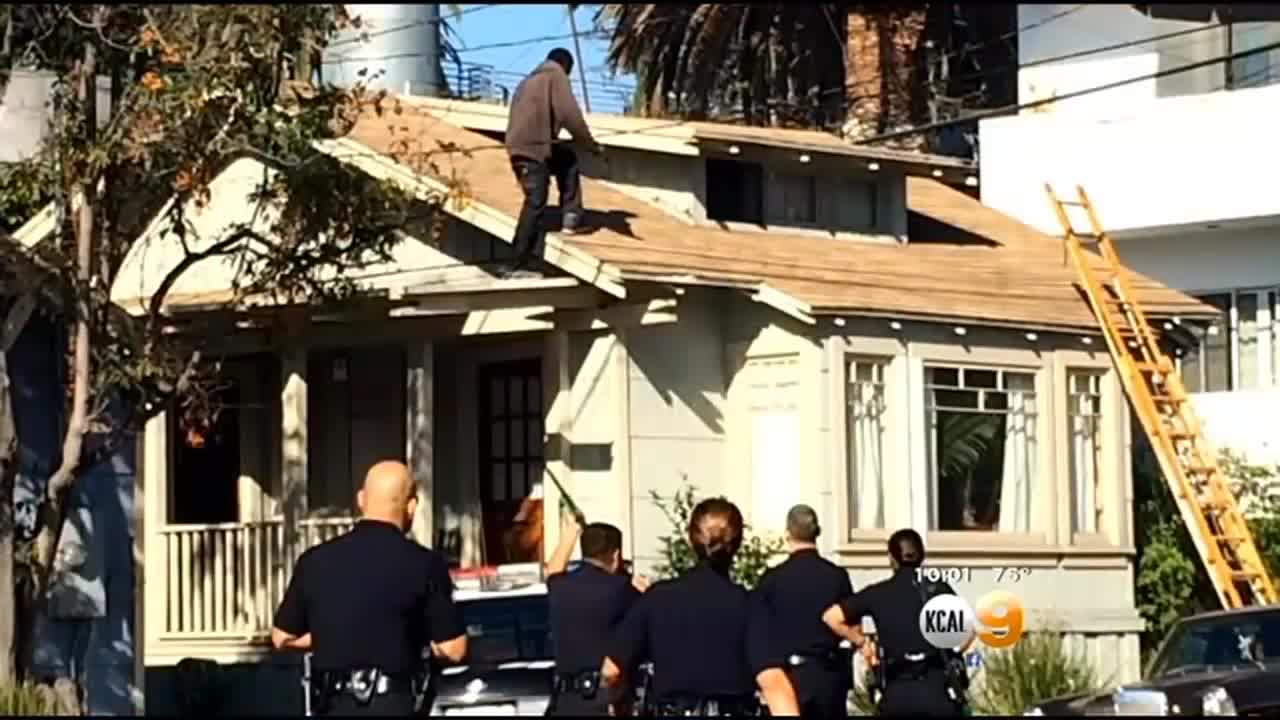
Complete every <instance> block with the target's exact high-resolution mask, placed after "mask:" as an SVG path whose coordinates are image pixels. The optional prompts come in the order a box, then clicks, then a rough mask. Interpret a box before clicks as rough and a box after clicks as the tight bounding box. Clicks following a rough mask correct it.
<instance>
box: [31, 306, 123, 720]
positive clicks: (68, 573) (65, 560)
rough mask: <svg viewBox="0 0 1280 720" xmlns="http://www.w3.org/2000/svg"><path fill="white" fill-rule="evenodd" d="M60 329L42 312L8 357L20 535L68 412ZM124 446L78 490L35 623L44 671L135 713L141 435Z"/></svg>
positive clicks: (37, 667) (105, 708)
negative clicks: (44, 608) (44, 611)
mask: <svg viewBox="0 0 1280 720" xmlns="http://www.w3.org/2000/svg"><path fill="white" fill-rule="evenodd" d="M59 335H60V333H59V332H58V330H57V328H56V327H55V326H54V325H53V323H52V322H51V321H50V320H49V319H48V318H47V317H45V316H43V315H40V314H37V315H35V316H33V317H32V318H31V320H30V322H29V323H28V324H27V326H26V328H24V329H23V332H22V334H21V335H20V336H19V339H18V341H17V343H16V344H15V345H14V347H13V348H12V349H11V350H10V353H9V358H8V360H9V369H10V373H11V379H12V382H13V390H14V393H13V401H14V408H13V410H14V423H15V425H16V426H17V431H18V437H19V440H20V443H21V445H20V449H19V454H20V456H19V470H18V477H17V479H16V483H15V489H14V498H13V502H14V504H15V518H16V520H17V525H18V527H17V528H16V530H17V535H18V537H17V540H18V543H19V544H20V545H21V544H22V543H24V542H30V540H31V539H33V538H34V537H35V535H36V533H37V532H38V530H39V527H38V525H37V522H38V518H39V513H38V512H37V510H38V505H37V503H38V498H41V497H43V495H44V486H45V482H46V481H47V479H48V477H49V475H50V474H51V473H52V471H53V469H54V468H55V467H56V464H57V461H58V451H59V449H60V446H61V442H62V437H61V435H60V427H61V418H60V417H59V413H58V412H56V411H55V412H50V408H61V407H62V398H63V392H62V387H63V383H62V378H61V377H60V368H61V367H62V365H63V364H62V363H61V362H60V361H59V360H57V358H59V353H60V352H61V350H60V345H59ZM90 442H92V441H90ZM122 446H123V447H122V450H121V451H120V452H118V453H117V454H116V455H115V456H114V457H112V458H111V459H110V460H109V461H107V462H105V463H102V464H100V465H99V466H97V467H94V468H90V469H88V470H87V471H86V472H85V473H84V474H83V475H82V476H81V479H80V481H79V482H78V483H77V484H76V486H75V488H74V489H73V491H72V494H71V496H70V497H69V498H68V513H69V516H68V519H67V524H66V525H65V526H64V530H63V534H62V537H61V539H60V542H59V548H58V552H59V564H60V565H62V566H63V569H62V572H60V573H59V574H58V575H57V576H55V578H54V580H55V583H56V584H55V585H54V586H53V587H52V588H51V599H50V613H49V617H48V618H46V619H42V620H41V621H40V622H39V623H38V625H37V627H36V630H35V633H34V642H35V648H34V656H35V657H34V667H33V670H34V671H35V673H36V674H37V675H38V676H41V677H44V678H47V679H57V678H70V679H72V680H75V681H76V682H77V683H79V684H81V685H82V686H83V691H84V693H85V697H84V704H85V708H84V709H85V711H86V712H87V713H89V714H93V715H133V714H136V712H137V709H138V705H137V703H139V702H140V700H141V697H140V695H139V693H138V692H137V690H136V688H134V687H133V667H134V654H133V610H134V603H133V582H134V578H133V537H132V525H131V522H130V518H131V517H132V516H133V484H134V463H133V457H132V454H133V453H132V451H133V443H132V442H129V441H127V440H126V441H125V442H124V443H122Z"/></svg>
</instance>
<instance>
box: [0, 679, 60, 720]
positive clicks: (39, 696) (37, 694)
mask: <svg viewBox="0 0 1280 720" xmlns="http://www.w3.org/2000/svg"><path fill="white" fill-rule="evenodd" d="M57 714H58V711H57V708H56V707H55V705H54V702H53V694H52V692H50V691H49V689H48V688H47V687H41V686H39V685H18V686H12V685H10V686H7V687H0V717H22V716H24V715H26V716H30V715H57Z"/></svg>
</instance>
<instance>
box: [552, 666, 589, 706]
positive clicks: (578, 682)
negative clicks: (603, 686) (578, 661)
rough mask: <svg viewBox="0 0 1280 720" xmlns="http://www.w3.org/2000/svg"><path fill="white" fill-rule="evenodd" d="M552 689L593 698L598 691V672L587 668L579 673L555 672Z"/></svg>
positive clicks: (586, 698)
mask: <svg viewBox="0 0 1280 720" xmlns="http://www.w3.org/2000/svg"><path fill="white" fill-rule="evenodd" d="M552 689H553V690H554V691H555V692H557V693H570V692H572V693H576V694H578V695H580V696H582V699H583V700H594V699H595V697H596V693H598V692H599V691H600V672H599V671H598V670H588V671H585V672H580V673H556V676H555V679H554V680H553V682H552Z"/></svg>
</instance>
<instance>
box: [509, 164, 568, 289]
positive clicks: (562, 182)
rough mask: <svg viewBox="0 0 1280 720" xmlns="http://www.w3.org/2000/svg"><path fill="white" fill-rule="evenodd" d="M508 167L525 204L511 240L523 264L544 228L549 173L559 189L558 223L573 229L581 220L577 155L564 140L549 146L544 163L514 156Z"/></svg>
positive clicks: (538, 240) (535, 248) (529, 257)
mask: <svg viewBox="0 0 1280 720" xmlns="http://www.w3.org/2000/svg"><path fill="white" fill-rule="evenodd" d="M511 169H512V171H514V172H515V174H516V180H518V181H520V189H521V190H523V191H524V204H523V205H521V206H520V220H519V221H518V222H517V223H516V234H515V238H514V239H513V240H512V244H513V245H514V246H515V251H516V258H517V261H516V263H517V265H521V266H523V265H526V264H527V263H528V262H529V261H530V260H532V259H533V257H534V256H535V255H536V254H537V251H538V250H540V249H541V247H540V246H541V244H542V239H543V237H544V235H545V233H546V231H547V196H548V194H549V192H550V185H551V178H552V176H554V177H555V179H556V188H557V189H559V191H560V213H561V226H562V227H564V228H565V229H566V230H572V229H573V228H575V227H576V226H577V224H578V222H579V221H580V220H581V219H582V212H583V211H582V176H581V174H580V173H579V171H578V156H577V155H576V154H575V153H574V152H573V149H572V148H570V147H568V146H567V145H565V144H563V143H556V144H554V145H552V146H551V157H549V158H547V161H546V162H541V161H539V160H532V159H530V158H526V157H519V156H516V157H513V158H511Z"/></svg>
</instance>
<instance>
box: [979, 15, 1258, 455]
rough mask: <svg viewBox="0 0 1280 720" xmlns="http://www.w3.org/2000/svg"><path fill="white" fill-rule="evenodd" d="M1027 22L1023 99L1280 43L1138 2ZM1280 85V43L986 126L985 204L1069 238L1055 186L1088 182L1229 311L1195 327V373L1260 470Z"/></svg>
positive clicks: (1211, 424)
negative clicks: (1058, 215)
mask: <svg viewBox="0 0 1280 720" xmlns="http://www.w3.org/2000/svg"><path fill="white" fill-rule="evenodd" d="M1073 8H1076V9H1073ZM1055 16H1056V17H1055ZM1040 23H1042V24H1040ZM1018 26H1019V27H1020V28H1023V30H1022V32H1021V33H1020V35H1019V38H1018V47H1019V64H1020V70H1019V78H1018V81H1019V93H1020V96H1019V102H1020V103H1021V104H1025V103H1028V102H1030V101H1034V100H1037V99H1040V98H1046V97H1057V96H1063V95H1066V94H1068V93H1071V92H1075V91H1079V90H1082V89H1085V88H1092V87H1098V86H1103V85H1107V84H1110V83H1115V82H1118V81H1121V80H1126V79H1130V78H1141V77H1146V76H1150V75H1154V74H1157V73H1163V72H1166V71H1171V70H1174V69H1176V68H1178V67H1182V66H1185V65H1188V64H1195V63H1198V62H1202V61H1205V60H1210V59H1212V58H1216V57H1222V56H1225V55H1232V54H1236V53H1244V52H1247V51H1249V50H1251V49H1255V48H1261V47H1265V46H1268V45H1271V44H1274V43H1277V41H1280V22H1249V23H1242V22H1241V23H1218V22H1216V21H1215V22H1189V21H1177V20H1163V19H1161V20H1155V19H1151V18H1150V17H1147V16H1146V15H1144V14H1142V13H1140V12H1138V11H1137V10H1135V9H1134V8H1133V6H1131V5H1088V6H1070V5H1024V6H1021V7H1020V8H1019V21H1018ZM1143 41H1147V42H1143ZM1122 44H1125V45H1127V46H1125V47H1119V48H1115V49H1113V50H1110V51H1106V52H1092V51H1094V50H1096V49H1098V48H1104V47H1110V46H1115V45H1122ZM1277 81H1280V50H1275V49H1272V50H1269V51H1265V52H1259V53H1257V54H1254V55H1252V56H1249V57H1244V58H1238V59H1236V60H1235V61H1233V62H1231V63H1216V64H1210V65H1207V66H1204V67H1200V68H1197V69H1194V70H1190V71H1186V72H1179V73H1170V74H1167V75H1164V76H1163V77H1159V78H1154V79H1151V78H1148V79H1144V80H1140V81H1138V82H1133V83H1129V84H1126V85H1123V86H1121V87H1117V88H1114V89H1110V90H1105V91H1101V92H1096V93H1092V94H1088V95H1084V96H1081V97H1078V98H1068V99H1064V100H1062V101H1061V102H1054V103H1049V104H1047V105H1042V106H1039V107H1036V108H1033V109H1030V110H1027V111H1025V112H1023V113H1022V114H1020V115H1017V116H1013V117H1003V118H997V119H991V120H985V121H983V122H982V123H981V127H980V147H981V153H982V155H981V185H982V202H983V203H984V204H986V205H988V206H991V207H993V208H996V209H998V210H1001V211H1003V212H1005V213H1007V214H1010V215H1013V216H1014V217H1017V218H1019V219H1020V220H1022V221H1024V222H1026V223H1028V224H1030V225H1033V226H1035V227H1036V228H1038V229H1041V230H1045V231H1047V232H1051V233H1054V234H1056V235H1060V234H1061V228H1060V226H1059V225H1058V223H1057V221H1056V219H1055V217H1054V216H1053V214H1052V211H1051V208H1050V206H1049V203H1048V201H1047V198H1046V196H1045V192H1044V183H1046V182H1051V183H1053V184H1054V186H1055V188H1056V189H1057V191H1058V193H1059V194H1060V195H1063V194H1074V186H1075V185H1076V184H1080V185H1083V186H1084V188H1085V189H1086V191H1087V192H1088V193H1089V195H1090V198H1091V200H1092V201H1093V203H1094V205H1095V206H1096V207H1097V209H1098V213H1099V215H1100V218H1101V221H1102V223H1103V224H1104V225H1105V226H1106V228H1107V229H1108V230H1109V231H1110V232H1111V233H1112V236H1113V237H1114V238H1115V240H1116V241H1117V244H1118V248H1119V251H1120V254H1121V256H1122V257H1123V258H1124V259H1125V261H1126V264H1128V265H1129V266H1131V267H1133V268H1134V269H1136V270H1138V271H1140V272H1143V273H1145V274H1147V275H1148V276H1151V277H1154V278H1156V279H1159V280H1161V281H1162V282H1164V283H1166V284H1168V285H1170V286H1172V287H1175V288H1178V289H1180V290H1184V291H1187V292H1190V293H1192V294H1194V295H1197V296H1199V297H1201V298H1203V299H1205V300H1207V301H1208V302H1210V303H1212V304H1214V305H1217V306H1218V307H1220V308H1222V310H1223V311H1224V315H1223V318H1222V321H1221V322H1220V323H1219V324H1218V325H1217V326H1216V327H1210V328H1208V329H1207V330H1206V329H1200V328H1196V329H1194V331H1193V334H1194V335H1195V338H1194V339H1192V341H1191V343H1192V348H1191V349H1188V350H1187V351H1185V352H1184V353H1183V355H1182V358H1181V363H1182V372H1183V376H1184V379H1185V381H1186V383H1187V385H1188V387H1189V388H1191V389H1192V390H1193V391H1196V392H1197V395H1196V402H1197V406H1198V407H1199V409H1200V412H1201V415H1202V417H1203V418H1204V419H1205V422H1206V426H1207V429H1208V432H1209V434H1210V437H1211V439H1212V440H1214V442H1215V443H1217V444H1218V445H1219V446H1228V447H1232V448H1233V449H1236V450H1239V451H1243V452H1245V453H1247V454H1248V455H1249V456H1250V459H1252V460H1253V461H1255V462H1263V461H1270V462H1280V439H1278V438H1276V433H1275V428H1276V427H1277V425H1280V193H1277V192H1276V184H1275V181H1274V180H1273V179H1272V178H1271V177H1270V176H1271V174H1272V172H1273V168H1274V167H1276V165H1277V162H1278V161H1280V135H1277V133H1276V132H1275V129H1276V120H1277V115H1278V113H1280V84H1278V83H1277ZM1080 226H1083V222H1081V223H1080ZM1187 327H1191V325H1190V324H1187Z"/></svg>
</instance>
